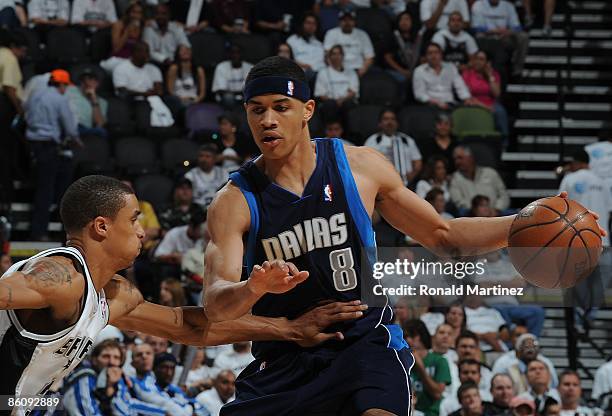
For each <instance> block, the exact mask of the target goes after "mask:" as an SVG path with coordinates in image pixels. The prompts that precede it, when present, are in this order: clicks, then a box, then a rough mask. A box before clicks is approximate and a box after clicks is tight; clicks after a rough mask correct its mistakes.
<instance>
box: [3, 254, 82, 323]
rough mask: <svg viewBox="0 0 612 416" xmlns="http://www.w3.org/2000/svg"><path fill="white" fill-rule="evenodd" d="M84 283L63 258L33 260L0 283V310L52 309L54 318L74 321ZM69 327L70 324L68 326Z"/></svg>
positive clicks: (68, 261)
mask: <svg viewBox="0 0 612 416" xmlns="http://www.w3.org/2000/svg"><path fill="white" fill-rule="evenodd" d="M84 285H85V279H84V278H83V276H82V275H81V274H80V273H78V272H77V271H76V269H75V268H74V266H73V265H72V261H71V260H69V259H67V258H65V257H60V256H58V257H51V256H50V257H42V258H40V259H34V260H32V261H31V262H29V263H28V264H26V266H25V267H24V268H23V269H22V270H21V271H18V272H14V273H12V274H10V275H8V276H6V277H5V278H3V279H2V280H0V309H44V308H51V312H52V315H53V318H56V319H58V320H66V321H70V320H72V319H73V318H74V319H76V317H77V316H78V311H79V302H78V300H79V299H80V297H81V296H82V293H83V289H84ZM70 323H72V322H70Z"/></svg>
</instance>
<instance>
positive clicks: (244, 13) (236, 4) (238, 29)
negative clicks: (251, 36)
mask: <svg viewBox="0 0 612 416" xmlns="http://www.w3.org/2000/svg"><path fill="white" fill-rule="evenodd" d="M211 8H212V24H213V26H214V27H215V28H216V29H217V30H218V31H220V32H221V33H249V21H250V20H251V16H250V13H249V6H248V4H247V2H246V0H230V1H228V0H212V5H211Z"/></svg>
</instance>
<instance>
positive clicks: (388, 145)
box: [365, 109, 423, 186]
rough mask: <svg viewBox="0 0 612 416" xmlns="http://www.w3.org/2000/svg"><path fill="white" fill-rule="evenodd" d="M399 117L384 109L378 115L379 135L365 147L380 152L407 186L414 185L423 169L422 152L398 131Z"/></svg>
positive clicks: (375, 135) (370, 138) (413, 142)
mask: <svg viewBox="0 0 612 416" xmlns="http://www.w3.org/2000/svg"><path fill="white" fill-rule="evenodd" d="M398 127H399V125H398V122H397V115H396V114H395V111H393V110H391V109H384V110H382V111H381V112H380V114H379V115H378V128H379V129H380V130H379V131H378V132H377V133H374V134H372V135H371V136H370V137H368V138H367V139H366V141H365V146H368V147H371V148H373V149H376V150H378V151H379V152H380V153H382V154H383V155H385V156H386V157H387V159H388V160H389V161H390V162H391V163H393V166H395V169H396V170H397V171H398V172H399V174H400V176H401V178H402V180H403V181H404V184H405V185H407V186H408V185H413V181H414V179H415V178H416V177H417V176H418V175H419V173H420V172H421V169H422V168H423V161H422V157H421V152H420V150H419V148H418V147H417V145H416V143H415V141H414V139H413V138H412V137H410V136H408V135H407V134H405V133H402V132H400V131H398Z"/></svg>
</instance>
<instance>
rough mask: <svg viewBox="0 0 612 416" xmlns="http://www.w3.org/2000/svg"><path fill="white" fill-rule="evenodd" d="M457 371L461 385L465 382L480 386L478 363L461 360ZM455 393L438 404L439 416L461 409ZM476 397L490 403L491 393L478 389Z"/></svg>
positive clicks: (445, 415) (487, 390)
mask: <svg viewBox="0 0 612 416" xmlns="http://www.w3.org/2000/svg"><path fill="white" fill-rule="evenodd" d="M457 367H458V370H459V381H460V382H461V385H463V384H464V383H467V382H472V383H474V384H475V385H476V386H478V385H479V384H480V378H481V376H480V367H481V364H480V362H478V361H476V360H471V359H467V360H462V361H459V363H458V364H457ZM456 393H457V391H455V392H453V393H452V394H450V395H448V396H446V397H445V398H444V399H443V400H442V403H440V413H439V416H447V415H449V414H452V413H454V412H456V411H457V410H459V409H461V403H460V402H459V400H458V398H457V394H456ZM478 396H479V397H480V399H481V400H484V401H486V402H490V401H491V400H492V399H493V398H492V396H491V392H490V391H489V389H480V388H479V390H478Z"/></svg>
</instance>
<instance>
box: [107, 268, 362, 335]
mask: <svg viewBox="0 0 612 416" xmlns="http://www.w3.org/2000/svg"><path fill="white" fill-rule="evenodd" d="M105 292H107V298H108V301H109V307H110V323H111V324H112V325H115V326H117V327H119V328H121V329H123V330H135V331H141V332H145V333H147V334H151V335H156V336H160V337H164V338H167V339H169V340H171V341H173V342H177V343H182V344H188V345H197V346H209V345H221V344H230V343H233V342H241V341H271V340H281V341H294V342H297V343H299V344H300V345H302V346H312V345H316V344H318V343H321V342H324V341H327V340H330V339H342V334H341V333H338V332H334V333H324V332H323V330H324V329H325V328H327V327H328V326H330V325H332V324H334V323H337V322H341V321H347V320H353V319H358V318H359V317H361V315H362V314H363V311H364V310H365V309H367V306H366V305H361V304H360V302H359V301H354V302H334V303H329V304H327V305H322V306H319V307H318V308H315V309H313V310H311V311H309V312H307V313H305V314H303V315H302V316H300V317H299V318H297V319H295V320H288V319H285V318H265V317H259V316H252V315H245V316H243V317H242V318H240V319H238V320H234V321H227V322H221V323H212V322H210V321H209V320H208V318H207V317H206V314H205V313H204V310H203V308H202V307H197V306H186V307H176V308H170V307H167V306H162V305H157V304H154V303H150V302H146V301H144V299H143V297H142V294H141V293H140V291H139V290H138V289H136V287H135V286H134V285H132V283H131V282H129V281H128V280H126V279H124V278H123V277H120V276H115V277H114V278H113V280H112V281H111V282H110V283H109V284H108V285H107V287H106V288H105Z"/></svg>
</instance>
